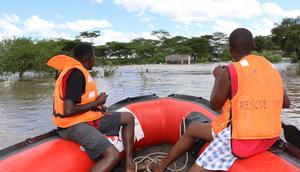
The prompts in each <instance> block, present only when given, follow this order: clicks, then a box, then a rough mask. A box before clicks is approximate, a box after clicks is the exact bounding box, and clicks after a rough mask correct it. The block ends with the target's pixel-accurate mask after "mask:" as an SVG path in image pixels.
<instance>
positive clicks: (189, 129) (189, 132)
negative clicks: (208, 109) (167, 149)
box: [185, 122, 200, 137]
mask: <svg viewBox="0 0 300 172" xmlns="http://www.w3.org/2000/svg"><path fill="white" fill-rule="evenodd" d="M197 125H200V123H197V122H191V123H190V124H189V126H188V127H187V129H186V132H185V134H186V135H188V136H190V137H194V135H195V134H194V132H197V131H196V127H197Z"/></svg>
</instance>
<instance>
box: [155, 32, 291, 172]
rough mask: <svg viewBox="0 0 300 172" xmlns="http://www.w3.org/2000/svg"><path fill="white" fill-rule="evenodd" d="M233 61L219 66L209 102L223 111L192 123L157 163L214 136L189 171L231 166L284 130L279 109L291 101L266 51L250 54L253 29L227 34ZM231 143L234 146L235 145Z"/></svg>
mask: <svg viewBox="0 0 300 172" xmlns="http://www.w3.org/2000/svg"><path fill="white" fill-rule="evenodd" d="M229 46H230V47H229V48H230V53H231V55H232V58H233V63H231V64H230V65H229V66H226V67H225V66H223V67H222V66H217V67H216V68H215V69H214V71H213V75H214V77H215V83H214V86H213V90H212V93H211V98H210V104H211V108H212V109H214V110H222V114H221V115H220V116H219V117H217V118H216V119H215V120H213V122H212V123H210V124H205V123H192V124H190V125H189V126H188V128H187V131H186V133H185V134H184V135H183V137H181V138H180V140H179V141H178V142H177V143H176V144H175V145H174V147H173V148H172V149H171V150H170V152H169V153H168V155H167V156H166V157H165V159H163V160H162V161H161V162H160V163H159V164H158V165H157V166H155V167H154V171H155V172H160V171H164V169H166V168H167V167H168V165H169V164H170V163H171V162H173V161H174V160H175V159H176V158H177V157H178V156H180V155H181V154H182V153H184V152H185V151H187V150H188V149H189V148H190V147H191V146H192V145H193V144H194V141H195V140H196V139H197V138H200V139H203V140H206V141H208V142H210V144H209V146H208V147H207V148H206V149H205V150H204V152H202V154H201V155H200V156H199V157H198V159H197V160H196V163H195V164H194V165H193V166H192V167H191V169H190V171H191V172H196V171H197V172H204V171H218V170H223V171H228V170H229V168H230V167H231V166H232V164H233V163H234V161H235V160H236V159H237V158H239V157H240V158H246V157H249V156H251V155H254V154H256V153H259V152H262V151H266V150H267V149H268V148H269V147H271V146H272V144H273V143H274V142H275V141H276V140H277V139H278V137H279V136H280V134H281V131H282V128H281V110H282V107H284V108H285V107H289V105H290V101H289V98H288V96H287V94H286V92H285V91H284V88H283V83H282V80H281V76H280V74H279V72H278V71H277V70H276V69H275V68H274V66H273V65H272V64H271V63H270V62H269V61H267V60H266V59H265V58H264V57H261V56H256V55H252V54H251V51H252V50H253V49H254V41H253V37H252V34H251V32H250V31H248V30H247V29H244V28H239V29H236V30H234V31H233V32H232V33H231V34H230V37H229ZM231 148H232V149H231Z"/></svg>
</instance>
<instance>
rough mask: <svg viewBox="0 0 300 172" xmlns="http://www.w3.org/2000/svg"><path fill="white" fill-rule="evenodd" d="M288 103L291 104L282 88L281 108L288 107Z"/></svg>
mask: <svg viewBox="0 0 300 172" xmlns="http://www.w3.org/2000/svg"><path fill="white" fill-rule="evenodd" d="M290 105H291V102H290V98H289V96H288V95H287V93H286V91H285V90H284V93H283V103H282V107H283V108H289V107H290Z"/></svg>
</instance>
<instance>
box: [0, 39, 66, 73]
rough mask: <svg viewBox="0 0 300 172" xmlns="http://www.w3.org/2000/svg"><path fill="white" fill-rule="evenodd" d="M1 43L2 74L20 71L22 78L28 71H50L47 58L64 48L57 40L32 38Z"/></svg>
mask: <svg viewBox="0 0 300 172" xmlns="http://www.w3.org/2000/svg"><path fill="white" fill-rule="evenodd" d="M0 45H1V46H0V47H1V50H2V51H1V54H0V64H1V65H0V74H1V75H4V74H5V75H10V74H15V73H18V75H19V77H20V78H22V77H23V76H24V73H25V72H26V71H35V72H48V71H49V68H48V67H47V66H46V63H47V59H48V58H50V57H51V56H53V55H55V54H57V53H59V52H60V51H61V48H62V46H61V45H60V44H59V43H57V42H56V41H55V40H41V41H37V42H34V41H33V40H32V39H30V38H14V39H9V40H4V41H2V42H1V44H0Z"/></svg>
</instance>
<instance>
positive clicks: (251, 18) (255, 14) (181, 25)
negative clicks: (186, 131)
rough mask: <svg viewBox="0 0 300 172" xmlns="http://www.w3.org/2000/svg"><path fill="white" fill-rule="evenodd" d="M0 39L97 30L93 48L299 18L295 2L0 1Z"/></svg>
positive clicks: (265, 27)
mask: <svg viewBox="0 0 300 172" xmlns="http://www.w3.org/2000/svg"><path fill="white" fill-rule="evenodd" d="M0 2H1V5H0V40H3V39H5V38H10V37H13V36H25V37H32V38H38V39H42V38H66V39H74V38H75V36H77V35H79V33H80V32H82V31H93V30H100V31H101V34H102V35H101V36H100V37H99V38H97V39H95V41H94V42H95V43H96V44H97V45H98V44H105V43H106V42H108V41H120V42H128V41H130V40H132V39H134V38H137V37H144V38H150V37H151V36H150V33H151V31H153V30H159V29H164V30H167V31H169V32H170V33H171V35H172V36H175V35H182V36H187V37H191V36H201V35H204V34H212V33H213V32H216V31H219V32H223V33H226V34H229V33H230V32H231V31H232V30H233V29H235V28H237V27H246V28H248V29H250V30H251V31H252V33H253V34H254V35H269V34H270V30H271V28H272V27H273V26H274V23H276V22H277V23H278V22H280V21H281V20H282V18H284V17H293V18H295V17H297V16H299V15H300V0H48V1H46V0H26V1H25V0H0Z"/></svg>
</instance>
